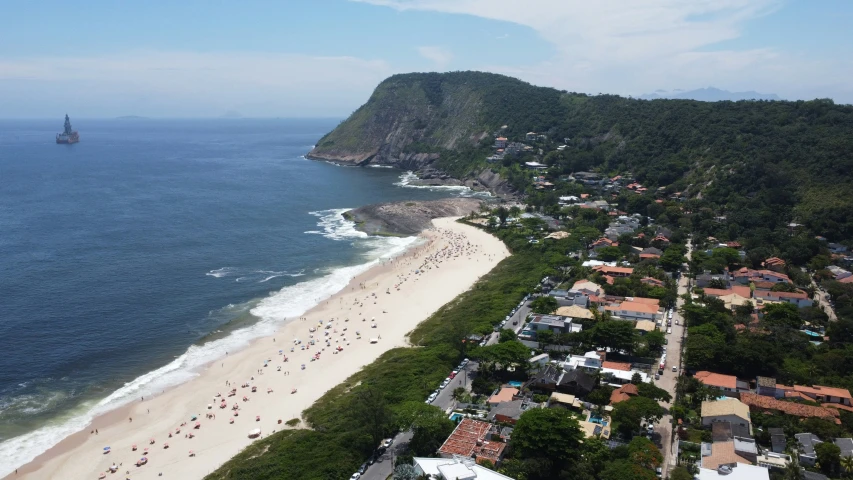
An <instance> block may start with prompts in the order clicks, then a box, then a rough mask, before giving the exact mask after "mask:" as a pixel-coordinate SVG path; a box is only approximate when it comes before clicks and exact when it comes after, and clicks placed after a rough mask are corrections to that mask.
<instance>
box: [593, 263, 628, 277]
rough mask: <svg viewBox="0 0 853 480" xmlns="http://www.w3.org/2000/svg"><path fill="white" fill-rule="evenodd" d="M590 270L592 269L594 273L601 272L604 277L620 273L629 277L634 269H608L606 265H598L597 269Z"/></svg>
mask: <svg viewBox="0 0 853 480" xmlns="http://www.w3.org/2000/svg"><path fill="white" fill-rule="evenodd" d="M592 269H593V270H594V271H596V272H601V273H603V274H605V275H607V274H612V273H620V274H623V275H624V274H627V275H631V274H632V273H634V269H633V268H627V267H608V266H607V265H599V266H597V267H592Z"/></svg>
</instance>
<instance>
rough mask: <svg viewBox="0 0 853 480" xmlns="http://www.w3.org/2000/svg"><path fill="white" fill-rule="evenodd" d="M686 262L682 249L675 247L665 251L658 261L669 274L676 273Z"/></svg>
mask: <svg viewBox="0 0 853 480" xmlns="http://www.w3.org/2000/svg"><path fill="white" fill-rule="evenodd" d="M686 260H687V259H686V258H685V257H684V255H683V254H682V253H681V249H680V248H677V247H674V246H673V247H669V248H667V249H666V250H664V252H663V255H661V257H660V259H659V260H658V265H660V267H661V268H662V269H664V270H666V271H667V272H675V271H677V270H678V269H680V268H681V264H682V263H684V262H685V261H686Z"/></svg>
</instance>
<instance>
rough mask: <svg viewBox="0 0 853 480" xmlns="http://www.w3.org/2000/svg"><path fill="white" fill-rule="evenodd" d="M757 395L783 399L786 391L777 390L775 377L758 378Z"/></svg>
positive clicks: (756, 379) (756, 383)
mask: <svg viewBox="0 0 853 480" xmlns="http://www.w3.org/2000/svg"><path fill="white" fill-rule="evenodd" d="M755 393H757V394H759V395H764V396H765V397H773V398H782V397H784V396H785V390H784V389H777V388H776V379H775V378H773V377H756V378H755Z"/></svg>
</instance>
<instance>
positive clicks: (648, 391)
mask: <svg viewBox="0 0 853 480" xmlns="http://www.w3.org/2000/svg"><path fill="white" fill-rule="evenodd" d="M632 383H633V382H632ZM637 392H638V393H639V394H640V396H641V397H646V398H651V399H652V400H655V401H658V402H670V401H672V395H670V394H669V392H667V391H666V390H664V389H662V388H660V387H658V386H656V385H652V384H651V383H646V382H640V383H638V384H637Z"/></svg>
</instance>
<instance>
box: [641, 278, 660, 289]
mask: <svg viewBox="0 0 853 480" xmlns="http://www.w3.org/2000/svg"><path fill="white" fill-rule="evenodd" d="M640 281H641V282H643V283H645V284H648V285H655V286H657V287H662V286H663V285H664V283H663V282H662V281H660V280H658V279H657V278H652V277H644V278H642V279H641V280H640Z"/></svg>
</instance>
